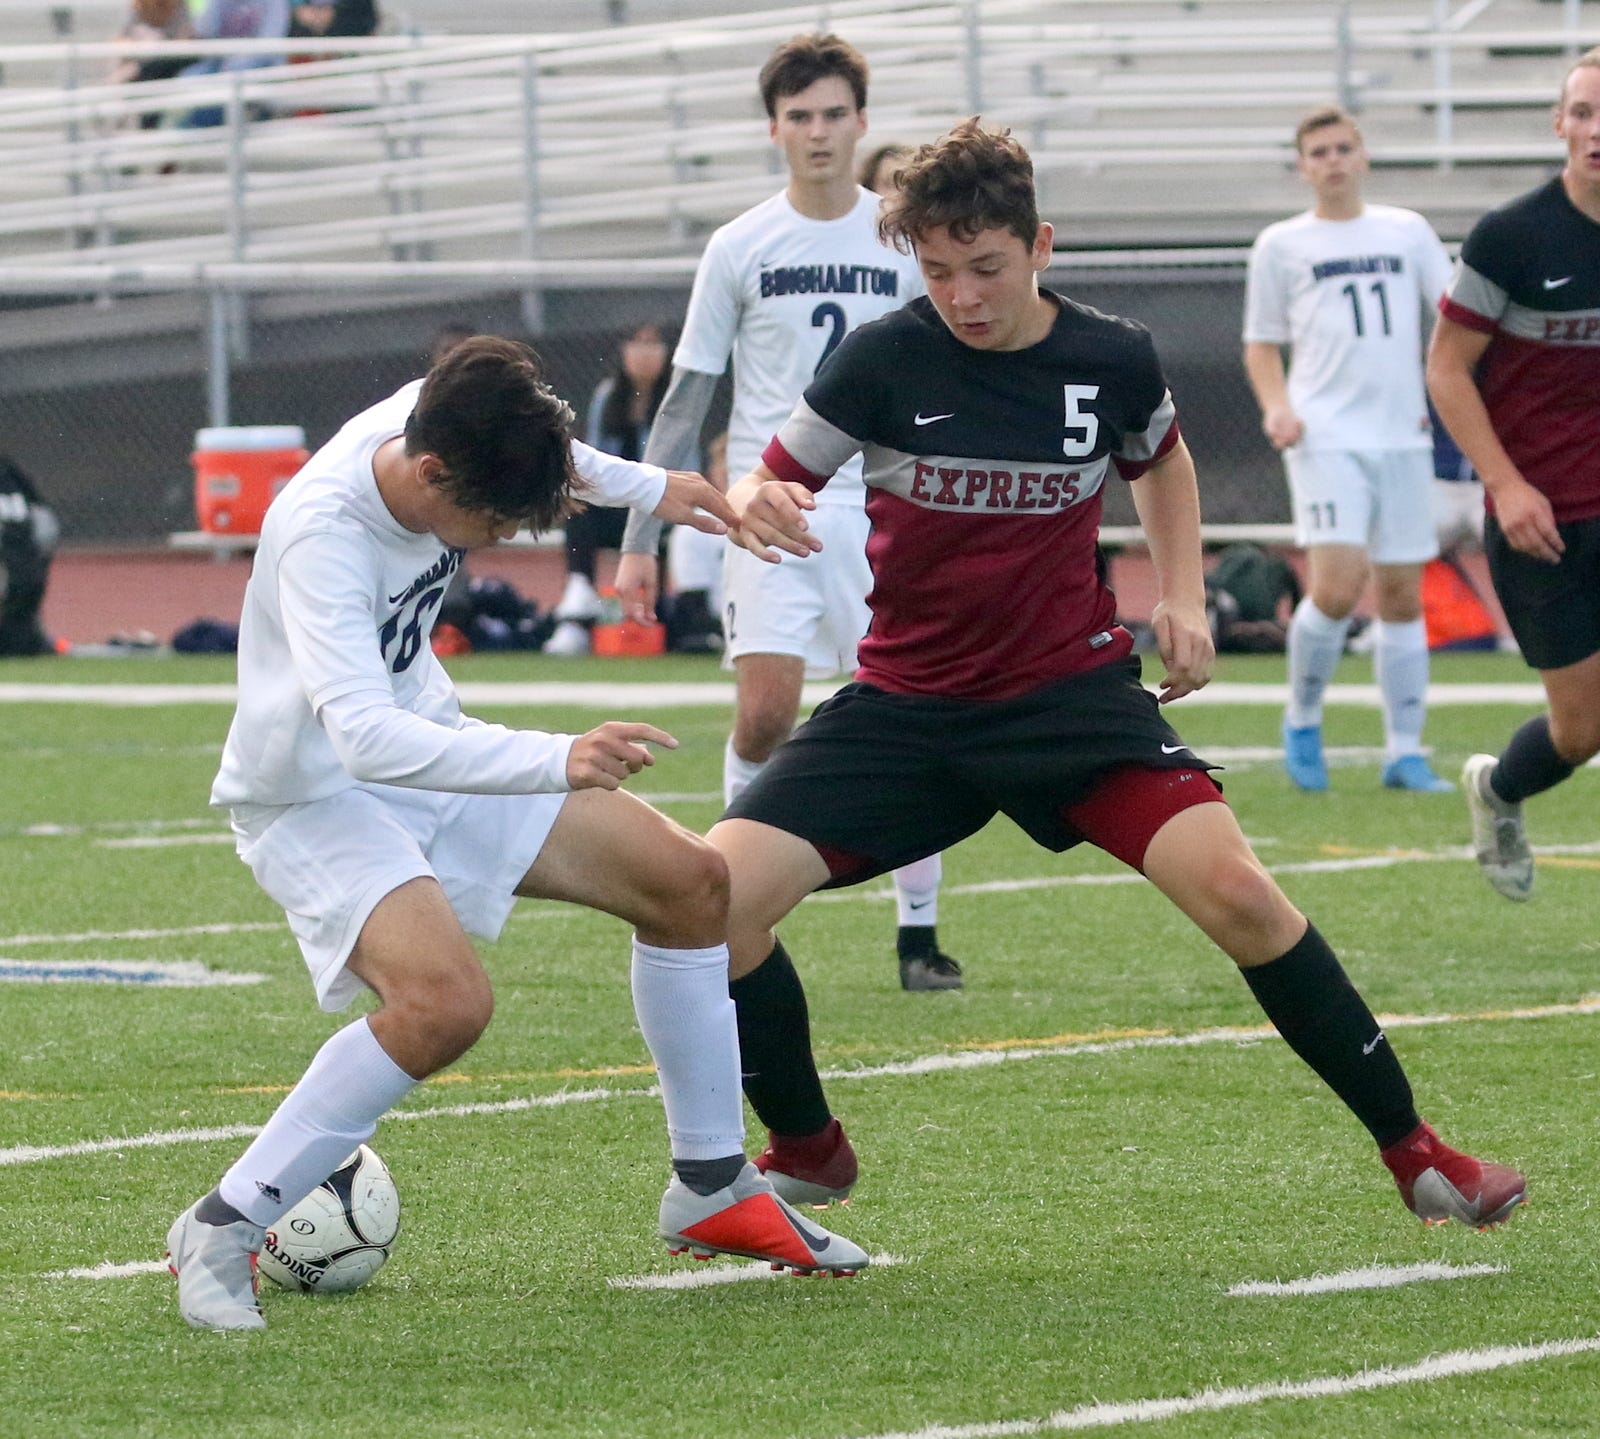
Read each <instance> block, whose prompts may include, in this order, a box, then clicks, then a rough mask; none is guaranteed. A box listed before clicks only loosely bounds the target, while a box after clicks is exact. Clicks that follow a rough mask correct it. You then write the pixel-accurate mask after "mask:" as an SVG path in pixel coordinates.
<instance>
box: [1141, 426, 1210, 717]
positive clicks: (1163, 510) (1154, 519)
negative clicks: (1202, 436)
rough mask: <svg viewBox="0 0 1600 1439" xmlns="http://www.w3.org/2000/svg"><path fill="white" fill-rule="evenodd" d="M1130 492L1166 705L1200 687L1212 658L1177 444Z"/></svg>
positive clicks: (1195, 499)
mask: <svg viewBox="0 0 1600 1439" xmlns="http://www.w3.org/2000/svg"><path fill="white" fill-rule="evenodd" d="M1131 489H1132V491H1133V505H1134V508H1135V510H1137V511H1138V514H1139V523H1140V525H1141V526H1143V528H1144V533H1145V538H1146V540H1147V541H1148V542H1149V545H1150V558H1151V560H1152V562H1153V563H1154V565H1155V572H1156V588H1157V593H1158V595H1159V599H1158V600H1157V601H1156V607H1155V610H1154V612H1153V614H1152V615H1151V620H1150V623H1151V626H1152V628H1153V629H1154V630H1155V636H1156V644H1157V647H1158V649H1159V652H1160V654H1161V660H1162V663H1163V664H1164V665H1165V666H1166V671H1167V672H1166V674H1165V675H1163V676H1162V680H1161V702H1162V703H1163V704H1166V703H1167V702H1168V701H1169V700H1175V699H1181V698H1182V697H1183V696H1184V695H1186V694H1191V693H1193V692H1194V691H1195V690H1197V689H1200V688H1202V687H1203V686H1204V685H1205V684H1206V683H1207V682H1208V681H1209V680H1210V679H1211V666H1212V662H1213V661H1214V659H1215V658H1216V652H1215V648H1214V646H1213V644H1212V640H1211V626H1210V623H1209V622H1208V620H1207V619H1206V583H1205V569H1204V566H1203V564H1202V562H1201V557H1200V487H1199V485H1198V484H1197V483H1196V480H1195V472H1194V460H1193V458H1192V457H1191V456H1190V454H1189V448H1188V446H1187V445H1185V444H1184V443H1183V440H1182V439H1178V440H1177V442H1176V443H1175V444H1173V445H1172V447H1171V448H1170V449H1168V450H1167V451H1166V452H1165V453H1164V454H1163V455H1162V456H1161V457H1160V458H1159V459H1158V460H1156V461H1155V462H1154V463H1153V464H1151V465H1150V466H1149V468H1147V469H1146V470H1145V471H1144V473H1143V474H1142V475H1140V476H1139V478H1138V479H1136V480H1134V481H1133V482H1132V485H1131Z"/></svg>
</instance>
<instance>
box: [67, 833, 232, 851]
mask: <svg viewBox="0 0 1600 1439" xmlns="http://www.w3.org/2000/svg"><path fill="white" fill-rule="evenodd" d="M233 842H234V838H233V831H232V830H228V829H219V830H211V831H203V832H202V833H200V834H132V835H127V836H125V837H124V838H122V839H97V840H94V841H93V847H94V848H95V849H172V848H173V847H174V846H177V845H186V844H232V843H233Z"/></svg>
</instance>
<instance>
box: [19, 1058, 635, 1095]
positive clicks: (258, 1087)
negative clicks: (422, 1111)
mask: <svg viewBox="0 0 1600 1439" xmlns="http://www.w3.org/2000/svg"><path fill="white" fill-rule="evenodd" d="M655 1072H656V1067H655V1065H653V1064H608V1065H605V1066H603V1067H602V1068H599V1069H516V1070H508V1071H507V1072H505V1073H504V1074H463V1073H461V1072H460V1071H458V1070H453V1071H452V1072H451V1073H449V1074H435V1075H432V1076H431V1077H429V1078H428V1079H425V1080H423V1081H422V1082H423V1083H424V1084H503V1083H508V1082H515V1083H518V1084H522V1083H525V1082H526V1081H528V1080H533V1079H608V1078H616V1077H618V1076H624V1075H634V1074H654V1073H655ZM293 1088H294V1086H293V1085H292V1084H241V1085H233V1086H230V1087H228V1088H225V1089H213V1090H212V1091H211V1092H212V1093H213V1094H287V1093H288V1092H289V1091H290V1090H291V1089H293ZM7 1097H8V1096H6V1095H4V1094H0V1099H4V1098H7Z"/></svg>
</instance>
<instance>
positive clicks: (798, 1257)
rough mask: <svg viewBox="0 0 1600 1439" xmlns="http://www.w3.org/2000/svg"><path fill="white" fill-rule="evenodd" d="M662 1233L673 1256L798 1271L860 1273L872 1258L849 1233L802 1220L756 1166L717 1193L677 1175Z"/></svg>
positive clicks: (666, 1200) (664, 1205)
mask: <svg viewBox="0 0 1600 1439" xmlns="http://www.w3.org/2000/svg"><path fill="white" fill-rule="evenodd" d="M661 1237H662V1238H663V1239H664V1240H666V1243H667V1249H668V1250H669V1251H670V1252H671V1253H673V1254H682V1253H684V1252H685V1251H686V1250H687V1251H688V1252H689V1253H691V1254H693V1255H694V1257H695V1258H696V1259H710V1258H711V1256H712V1255H713V1254H737V1255H743V1256H744V1257H745V1258H748V1259H764V1260H766V1261H767V1262H768V1263H769V1264H770V1265H771V1266H772V1267H773V1268H774V1269H788V1270H791V1271H792V1272H793V1273H795V1274H832V1275H835V1276H837V1277H840V1278H843V1277H845V1276H848V1275H851V1274H858V1273H859V1272H860V1271H861V1270H863V1269H865V1268H866V1267H867V1265H869V1264H870V1263H871V1262H872V1260H871V1258H870V1257H869V1256H868V1254H867V1252H866V1251H865V1250H864V1249H861V1248H859V1247H858V1246H856V1245H854V1244H852V1243H851V1242H850V1241H849V1240H848V1239H846V1238H844V1236H843V1235H839V1234H833V1233H831V1232H830V1231H828V1230H826V1229H823V1228H822V1227H821V1226H820V1225H816V1224H813V1223H812V1222H811V1221H810V1220H808V1219H802V1218H801V1217H800V1216H799V1214H797V1213H796V1212H795V1211H794V1210H793V1209H792V1208H791V1207H790V1206H789V1205H788V1204H786V1203H785V1202H784V1201H783V1200H782V1199H780V1198H779V1197H778V1195H777V1193H776V1192H775V1191H774V1190H773V1188H772V1185H771V1183H770V1182H769V1181H768V1179H767V1177H766V1176H765V1175H764V1174H762V1172H761V1171H760V1170H759V1169H757V1168H756V1167H755V1165H753V1164H746V1165H745V1167H744V1169H743V1170H742V1171H741V1172H740V1174H739V1177H738V1178H737V1179H735V1180H734V1181H733V1183H732V1184H730V1185H728V1186H727V1188H725V1189H719V1190H717V1191H716V1192H715V1193H714V1194H696V1193H695V1192H694V1190H692V1189H690V1188H689V1186H688V1185H686V1184H685V1183H684V1182H683V1181H682V1180H681V1179H679V1178H678V1177H677V1176H676V1175H674V1176H673V1179H672V1183H671V1184H669V1185H668V1186H667V1192H666V1193H665V1194H664V1195H662V1197H661Z"/></svg>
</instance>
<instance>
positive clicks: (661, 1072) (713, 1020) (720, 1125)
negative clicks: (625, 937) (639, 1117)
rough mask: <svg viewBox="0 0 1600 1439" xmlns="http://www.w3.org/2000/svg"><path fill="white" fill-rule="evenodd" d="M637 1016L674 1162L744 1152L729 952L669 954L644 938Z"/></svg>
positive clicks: (636, 971)
mask: <svg viewBox="0 0 1600 1439" xmlns="http://www.w3.org/2000/svg"><path fill="white" fill-rule="evenodd" d="M633 1012H634V1014H635V1015H637V1016H638V1019H639V1029H640V1032H641V1033H643V1035H644V1042H645V1043H646V1044H647V1045H648V1046H649V1047H650V1055H651V1058H653V1059H654V1060H655V1062H656V1073H657V1075H658V1076H659V1077H660V1080H661V1099H662V1103H664V1104H665V1105H666V1109H667V1134H668V1136H669V1137H670V1138H671V1140H672V1157H673V1158H674V1159H725V1158H727V1157H728V1156H729V1155H732V1154H742V1153H743V1152H744V1096H743V1093H742V1091H741V1089H740V1085H739V1029H738V1025H737V1024H736V1023H735V1021H734V1008H733V1000H732V999H731V998H729V996H728V946H727V945H725V944H719V945H716V946H715V947H714V948H712V949H661V948H658V947H657V946H656V945H653V944H641V943H640V942H639V940H638V939H637V938H636V939H635V940H634V941H633Z"/></svg>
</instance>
